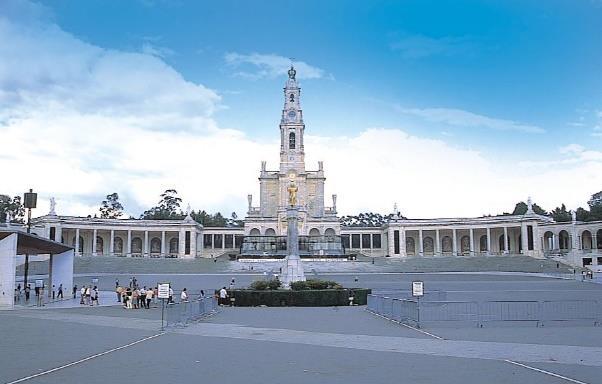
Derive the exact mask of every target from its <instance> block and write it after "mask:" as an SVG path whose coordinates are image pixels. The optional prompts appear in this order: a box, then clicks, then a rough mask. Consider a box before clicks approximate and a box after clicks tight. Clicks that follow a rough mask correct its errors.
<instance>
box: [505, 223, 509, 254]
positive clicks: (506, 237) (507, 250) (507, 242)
mask: <svg viewBox="0 0 602 384" xmlns="http://www.w3.org/2000/svg"><path fill="white" fill-rule="evenodd" d="M504 253H505V254H508V253H510V238H509V237H508V227H504Z"/></svg>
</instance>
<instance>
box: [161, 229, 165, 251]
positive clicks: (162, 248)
mask: <svg viewBox="0 0 602 384" xmlns="http://www.w3.org/2000/svg"><path fill="white" fill-rule="evenodd" d="M161 257H165V231H161Z"/></svg>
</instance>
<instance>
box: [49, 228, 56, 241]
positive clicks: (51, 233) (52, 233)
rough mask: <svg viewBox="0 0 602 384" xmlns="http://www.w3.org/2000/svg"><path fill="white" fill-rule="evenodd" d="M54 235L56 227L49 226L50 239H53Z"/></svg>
mask: <svg viewBox="0 0 602 384" xmlns="http://www.w3.org/2000/svg"><path fill="white" fill-rule="evenodd" d="M55 237H56V227H50V240H54V238H55Z"/></svg>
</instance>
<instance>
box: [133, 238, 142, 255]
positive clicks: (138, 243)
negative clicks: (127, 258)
mask: <svg viewBox="0 0 602 384" xmlns="http://www.w3.org/2000/svg"><path fill="white" fill-rule="evenodd" d="M132 253H142V239H141V238H139V237H134V238H133V239H132Z"/></svg>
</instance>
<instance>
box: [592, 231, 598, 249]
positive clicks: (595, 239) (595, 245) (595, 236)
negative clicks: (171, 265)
mask: <svg viewBox="0 0 602 384" xmlns="http://www.w3.org/2000/svg"><path fill="white" fill-rule="evenodd" d="M591 232H592V253H598V233H597V232H596V231H595V230H592V231H591Z"/></svg>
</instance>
